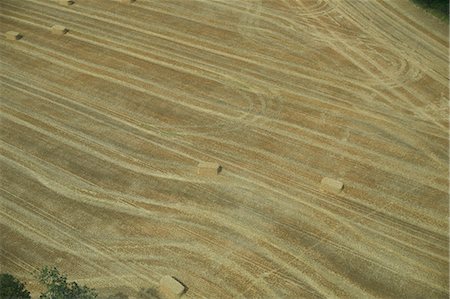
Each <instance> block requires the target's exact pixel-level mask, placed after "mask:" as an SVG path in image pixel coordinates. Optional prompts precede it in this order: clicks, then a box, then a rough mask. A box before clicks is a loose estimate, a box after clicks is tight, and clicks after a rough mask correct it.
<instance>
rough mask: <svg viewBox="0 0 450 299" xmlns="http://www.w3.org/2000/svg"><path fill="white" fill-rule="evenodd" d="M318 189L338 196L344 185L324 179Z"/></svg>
mask: <svg viewBox="0 0 450 299" xmlns="http://www.w3.org/2000/svg"><path fill="white" fill-rule="evenodd" d="M320 187H321V189H322V190H323V191H325V192H330V193H333V194H339V193H340V192H341V191H342V190H343V189H344V183H342V182H340V181H338V180H335V179H332V178H326V177H325V178H323V179H322V181H321V182H320Z"/></svg>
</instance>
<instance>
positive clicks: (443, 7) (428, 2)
mask: <svg viewBox="0 0 450 299" xmlns="http://www.w3.org/2000/svg"><path fill="white" fill-rule="evenodd" d="M413 1H414V2H416V3H417V4H419V5H421V6H423V7H424V8H425V9H428V10H430V11H433V12H434V13H436V14H437V15H439V16H441V17H442V18H444V19H447V20H448V15H449V1H448V0H413Z"/></svg>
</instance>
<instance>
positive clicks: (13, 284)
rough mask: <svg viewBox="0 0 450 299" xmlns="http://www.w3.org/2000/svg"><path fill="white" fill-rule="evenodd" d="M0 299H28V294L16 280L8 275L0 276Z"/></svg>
mask: <svg viewBox="0 0 450 299" xmlns="http://www.w3.org/2000/svg"><path fill="white" fill-rule="evenodd" d="M0 298H1V299H30V298H31V296H30V292H29V291H27V290H26V289H25V285H24V284H23V283H21V282H20V281H19V280H18V279H17V278H15V277H14V276H12V275H11V274H8V273H2V274H0Z"/></svg>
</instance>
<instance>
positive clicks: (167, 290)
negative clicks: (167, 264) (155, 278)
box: [159, 275, 187, 299]
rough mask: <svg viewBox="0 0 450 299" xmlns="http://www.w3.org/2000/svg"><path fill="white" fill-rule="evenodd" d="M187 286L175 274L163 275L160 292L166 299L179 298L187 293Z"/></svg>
mask: <svg viewBox="0 0 450 299" xmlns="http://www.w3.org/2000/svg"><path fill="white" fill-rule="evenodd" d="M186 291H187V287H186V286H185V285H184V284H183V283H181V282H180V281H179V280H178V279H176V278H175V277H173V276H169V275H166V276H163V278H161V280H160V281H159V292H160V294H161V295H162V296H163V298H166V299H178V298H181V296H182V295H183V294H184V293H186Z"/></svg>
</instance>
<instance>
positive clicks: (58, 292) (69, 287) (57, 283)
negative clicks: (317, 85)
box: [36, 267, 97, 299]
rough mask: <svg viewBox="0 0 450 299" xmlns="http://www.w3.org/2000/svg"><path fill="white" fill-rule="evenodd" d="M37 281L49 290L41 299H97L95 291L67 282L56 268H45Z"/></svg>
mask: <svg viewBox="0 0 450 299" xmlns="http://www.w3.org/2000/svg"><path fill="white" fill-rule="evenodd" d="M36 276H37V279H38V280H39V282H40V283H41V284H43V285H44V286H45V287H46V288H47V290H46V291H45V292H44V293H42V294H41V296H40V297H39V298H41V299H93V298H97V293H96V292H95V290H94V289H90V288H88V287H86V286H80V285H78V284H77V283H76V282H67V277H66V275H64V274H60V273H59V271H58V270H57V269H56V268H54V267H53V268H48V267H44V268H42V269H41V270H40V271H39V272H38V273H37V275H36Z"/></svg>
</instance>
